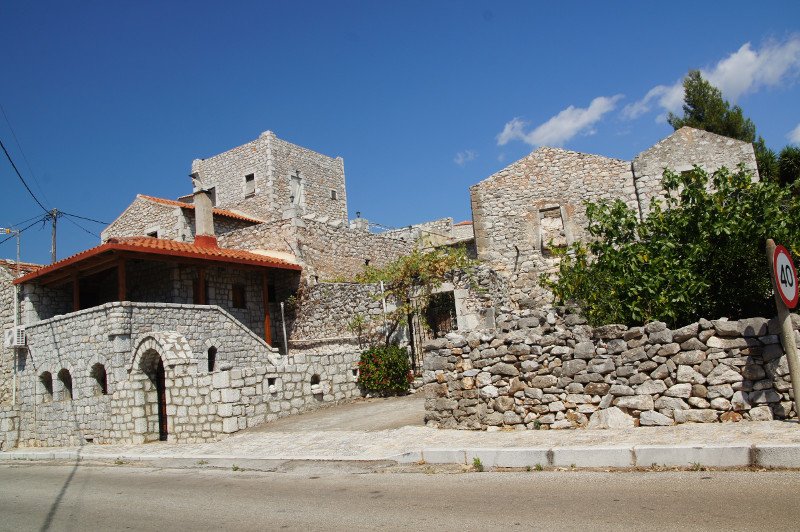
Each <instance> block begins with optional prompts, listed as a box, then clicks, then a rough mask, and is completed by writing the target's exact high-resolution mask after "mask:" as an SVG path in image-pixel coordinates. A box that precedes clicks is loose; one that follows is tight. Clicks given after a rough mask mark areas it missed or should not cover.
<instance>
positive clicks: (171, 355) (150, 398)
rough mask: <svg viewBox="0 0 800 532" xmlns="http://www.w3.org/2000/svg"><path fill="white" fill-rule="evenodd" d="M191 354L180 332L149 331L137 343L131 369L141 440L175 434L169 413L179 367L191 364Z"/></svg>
mask: <svg viewBox="0 0 800 532" xmlns="http://www.w3.org/2000/svg"><path fill="white" fill-rule="evenodd" d="M191 355H192V351H191V348H190V347H189V342H187V341H186V338H184V336H183V335H181V334H179V333H177V332H172V331H168V332H154V333H148V334H147V335H146V336H144V337H143V338H142V339H141V340H140V341H139V342H138V343H137V346H136V349H134V353H133V358H132V359H131V364H130V366H129V368H128V371H129V373H130V382H131V387H132V389H133V392H134V394H133V396H134V409H133V412H134V420H133V424H134V434H135V436H136V438H135V439H136V440H137V441H140V442H149V441H157V440H166V439H168V438H169V436H170V435H172V436H174V435H175V423H174V420H173V416H169V415H168V414H167V413H168V411H169V410H171V409H170V406H173V394H172V386H173V383H174V379H175V366H178V365H187V364H190V363H191V362H192V356H191ZM170 439H171V438H170Z"/></svg>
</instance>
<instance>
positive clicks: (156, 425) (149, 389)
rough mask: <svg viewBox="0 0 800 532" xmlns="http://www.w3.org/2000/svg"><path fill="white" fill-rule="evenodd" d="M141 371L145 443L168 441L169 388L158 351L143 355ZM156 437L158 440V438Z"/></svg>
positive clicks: (140, 363) (140, 364)
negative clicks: (145, 427)
mask: <svg viewBox="0 0 800 532" xmlns="http://www.w3.org/2000/svg"><path fill="white" fill-rule="evenodd" d="M139 369H140V370H141V371H142V373H144V375H145V377H146V378H144V379H142V387H143V390H142V391H143V392H144V396H145V404H144V405H143V406H144V412H145V419H146V423H147V432H146V434H145V441H153V440H155V439H158V440H160V441H167V437H168V435H169V431H168V418H167V387H166V374H165V372H164V361H163V360H161V356H159V354H158V353H157V352H156V351H152V350H151V351H148V352H147V353H145V354H144V355H142V360H141V362H139ZM156 435H158V436H157V438H156Z"/></svg>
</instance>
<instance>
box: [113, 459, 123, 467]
mask: <svg viewBox="0 0 800 532" xmlns="http://www.w3.org/2000/svg"><path fill="white" fill-rule="evenodd" d="M124 463H125V460H123V459H122V458H117V459H116V460H114V465H123V464H124Z"/></svg>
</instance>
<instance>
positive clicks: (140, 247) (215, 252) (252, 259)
mask: <svg viewBox="0 0 800 532" xmlns="http://www.w3.org/2000/svg"><path fill="white" fill-rule="evenodd" d="M114 252H117V253H118V252H129V253H134V254H136V255H138V256H141V257H142V258H146V256H147V255H150V256H159V257H175V258H189V259H197V260H201V261H210V262H221V263H226V264H242V265H247V266H257V267H264V268H277V269H282V270H301V269H302V268H301V267H300V266H298V265H297V264H292V263H291V262H287V261H285V260H281V259H277V258H274V257H268V256H265V255H259V254H257V253H251V252H249V251H244V250H241V249H228V248H220V247H203V246H197V245H195V244H191V243H188V242H177V241H175V240H167V239H164V238H152V237H141V236H137V237H130V238H110V239H108V241H106V242H105V243H104V244H101V245H99V246H96V247H93V248H91V249H87V250H86V251H82V252H80V253H77V254H75V255H73V256H71V257H68V258H66V259H63V260H60V261H58V262H56V263H55V264H50V265H49V266H43V267H41V268H39V269H38V270H35V271H32V272H31V273H28V274H27V275H24V276H22V277H20V278H19V279H17V280H16V281H14V284H19V283H25V282H28V281H32V280H34V279H38V278H39V277H43V276H47V275H50V274H55V273H56V272H58V271H59V270H62V269H63V268H66V267H67V266H74V265H78V264H80V263H82V262H84V261H87V260H88V259H91V258H93V257H97V256H98V255H102V254H112V253H114ZM78 269H80V268H78Z"/></svg>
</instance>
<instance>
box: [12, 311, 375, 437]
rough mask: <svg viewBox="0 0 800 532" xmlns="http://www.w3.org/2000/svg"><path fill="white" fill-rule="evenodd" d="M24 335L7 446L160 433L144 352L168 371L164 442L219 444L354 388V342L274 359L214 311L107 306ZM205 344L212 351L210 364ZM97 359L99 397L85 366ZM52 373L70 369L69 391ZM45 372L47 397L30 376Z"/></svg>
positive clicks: (345, 394) (54, 321) (36, 377)
mask: <svg viewBox="0 0 800 532" xmlns="http://www.w3.org/2000/svg"><path fill="white" fill-rule="evenodd" d="M28 331H29V352H28V355H27V356H26V357H25V359H24V361H23V362H22V364H21V365H22V372H21V387H20V396H19V397H20V403H21V404H20V405H19V407H18V408H17V409H14V410H12V409H10V408H4V409H2V410H0V444H2V442H3V441H5V445H6V446H13V445H17V444H18V445H21V446H38V445H47V446H51V445H77V444H81V443H83V442H84V441H87V440H91V441H94V442H96V443H110V442H143V441H151V440H153V439H158V432H157V419H156V418H154V412H156V410H155V409H154V408H155V407H154V402H155V401H156V398H155V388H154V385H153V382H152V380H151V378H150V377H148V374H147V372H146V366H147V363H148V360H151V359H152V355H153V353H155V354H156V355H158V356H159V357H160V358H161V359H162V360H163V361H164V366H165V370H166V388H167V415H168V426H169V439H170V441H176V442H196V441H210V440H214V439H218V438H220V437H222V436H224V435H225V434H230V433H233V432H236V431H238V430H241V429H244V428H247V427H251V426H254V425H257V424H259V423H263V422H265V421H270V420H274V419H277V418H278V417H281V416H284V415H289V414H295V413H299V412H301V411H304V410H308V409H313V408H316V407H319V406H321V405H323V404H326V403H331V402H336V401H342V400H346V399H349V398H351V397H354V396H357V395H359V393H360V392H359V390H358V387H357V385H356V379H357V376H356V373H355V372H354V369H355V368H356V362H357V360H358V350H357V349H352V350H351V352H349V353H348V352H346V350H339V352H337V353H329V352H327V350H326V349H324V348H316V349H313V348H309V349H304V350H303V351H302V352H299V353H297V354H294V355H291V356H290V357H281V356H280V355H279V354H278V353H277V350H273V349H271V348H270V347H269V346H267V345H266V344H265V343H264V342H263V340H261V339H260V338H258V337H257V336H255V335H254V334H253V333H252V332H251V331H249V330H247V328H246V327H244V326H242V325H241V323H239V322H238V321H236V320H235V319H234V318H233V317H232V316H231V315H230V314H227V313H226V312H224V311H223V310H222V309H220V308H218V307H204V306H194V305H175V304H155V303H127V302H125V303H109V304H106V305H103V306H101V307H97V308H94V309H88V310H85V311H80V312H77V313H73V314H70V315H66V316H59V317H56V318H53V319H50V320H45V321H43V322H40V323H38V324H35V325H33V326H30V327H29V328H28ZM210 347H215V348H216V349H217V351H216V353H217V361H216V366H215V368H214V369H213V370H211V371H209V367H208V365H209V361H208V352H209V348H210ZM148 357H150V358H148ZM98 364H100V365H102V368H103V369H104V370H105V373H106V374H107V393H103V391H102V389H101V387H100V385H99V382H98V380H97V379H96V378H95V377H94V375H93V373H92V370H93V369H94V368H95V367H96V365H98ZM151 367H154V366H152V364H151ZM62 370H67V371H69V373H70V375H71V380H72V396H71V397H70V396H69V394H68V393H67V388H66V386H65V384H64V383H63V382H62V381H61V380H59V379H58V378H57V376H58V375H59V372H61V371H62ZM45 372H49V373H50V375H51V376H52V379H53V386H52V390H51V392H52V393H50V392H48V391H47V390H46V389H45V387H44V385H43V384H42V381H41V379H40V377H41V376H42V375H43V374H44V373H45Z"/></svg>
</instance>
